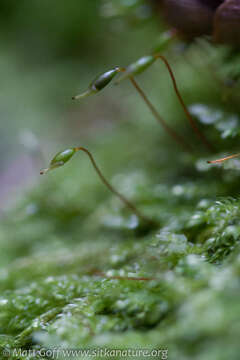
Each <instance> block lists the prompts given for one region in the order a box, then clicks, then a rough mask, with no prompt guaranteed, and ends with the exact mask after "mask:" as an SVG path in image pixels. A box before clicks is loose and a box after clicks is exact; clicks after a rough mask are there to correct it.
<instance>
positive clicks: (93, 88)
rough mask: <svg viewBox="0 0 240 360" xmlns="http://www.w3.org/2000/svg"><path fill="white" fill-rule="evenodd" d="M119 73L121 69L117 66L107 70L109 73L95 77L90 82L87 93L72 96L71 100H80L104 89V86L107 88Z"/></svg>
mask: <svg viewBox="0 0 240 360" xmlns="http://www.w3.org/2000/svg"><path fill="white" fill-rule="evenodd" d="M120 71H121V69H120V68H119V67H118V66H117V67H115V68H114V69H112V70H109V71H107V72H105V73H103V74H101V75H99V76H97V77H96V78H95V79H94V80H93V81H92V82H91V84H90V85H89V88H88V89H87V91H85V92H84V93H82V94H80V95H77V96H74V97H73V99H74V100H77V99H82V98H85V97H87V96H89V95H92V94H95V93H97V92H98V91H100V90H102V89H103V88H105V86H107V85H108V84H109V83H110V82H111V81H112V79H113V78H114V77H115V76H116V75H117V74H118V73H119V72H120Z"/></svg>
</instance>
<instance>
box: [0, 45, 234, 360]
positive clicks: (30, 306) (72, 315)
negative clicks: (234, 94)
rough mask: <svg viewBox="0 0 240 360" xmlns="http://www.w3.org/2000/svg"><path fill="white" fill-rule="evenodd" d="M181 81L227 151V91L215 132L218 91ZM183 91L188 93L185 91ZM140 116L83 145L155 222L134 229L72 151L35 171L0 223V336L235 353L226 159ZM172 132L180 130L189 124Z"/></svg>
mask: <svg viewBox="0 0 240 360" xmlns="http://www.w3.org/2000/svg"><path fill="white" fill-rule="evenodd" d="M191 51H192V52H193V53H194V54H195V55H197V52H198V51H199V49H198V48H197V49H196V47H195V46H194V47H193V49H191ZM193 58H194V56H193ZM214 59H215V60H216V58H214ZM218 61H219V64H220V63H221V61H222V57H221V53H220V54H219V57H218ZM177 65H178V66H181V63H180V64H177ZM182 66H183V67H184V65H182ZM219 66H220V65H219ZM229 68H231V66H230V65H229ZM231 71H232V70H231ZM226 72H227V70H225V72H224V76H225V74H226ZM220 76H221V74H220ZM189 81H190V83H191V87H192V89H191V92H194V95H195V97H196V98H197V97H198V95H199V98H200V100H201V101H202V105H201V106H200V107H199V106H198V107H197V108H196V107H195V108H194V107H192V110H194V111H195V115H196V116H197V117H199V116H200V118H201V119H200V120H201V121H202V124H201V126H202V127H203V130H204V131H205V132H206V133H207V134H208V137H209V138H210V139H211V140H212V141H213V142H214V143H215V144H216V147H217V148H218V151H219V152H220V151H222V148H224V146H229V148H228V151H229V153H231V151H234V150H235V148H236V144H237V136H238V134H239V130H240V127H239V120H238V117H237V114H238V110H239V109H238V103H237V102H235V99H233V100H228V101H229V102H230V104H231V114H233V116H235V121H234V126H232V127H231V126H230V128H231V129H230V130H231V131H230V132H227V133H226V127H223V125H219V124H223V123H224V118H223V117H222V116H223V115H222V114H226V113H228V111H229V110H228V108H229V106H230V104H229V102H228V103H226V106H225V105H224V104H223V103H220V102H218V103H216V98H217V95H218V94H219V90H215V92H214V91H212V88H211V86H210V85H209V88H208V86H207V85H208V83H207V80H206V79H204V84H205V85H204V88H205V94H203V92H201V84H200V83H199V81H198V80H196V78H195V77H194V76H192V77H191V76H190V80H189ZM208 81H209V80H208ZM183 92H184V89H183ZM169 96H170V95H169ZM172 96H173V95H172ZM185 97H186V99H189V101H190V98H191V95H189V94H188V93H187V90H185ZM206 99H207V100H206ZM211 99H212V104H209V102H210V101H211ZM205 100H206V101H205ZM172 101H173V102H174V100H172ZM169 102H171V96H170V100H169ZM213 108H214V109H216V110H214V111H217V115H216V113H213V110H212V109H213ZM196 109H197V111H196ZM172 112H173V116H174V115H175V114H177V115H178V119H179V120H178V124H177V126H178V129H179V130H181V129H182V124H183V123H184V121H185V118H184V115H183V114H182V115H181V114H180V113H179V108H178V107H177V106H174V107H173V108H172ZM224 116H225V115H224ZM231 116H232V115H231ZM203 117H205V120H203ZM206 117H207V119H208V120H206ZM209 119H210V120H209ZM227 121H228V123H229V120H227ZM206 122H207V125H206ZM140 125H141V126H140ZM140 125H137V124H136V122H134V120H133V122H132V123H131V125H129V126H127V130H128V131H126V126H121V125H119V127H117V128H116V129H115V132H114V133H113V132H110V134H109V133H107V132H106V141H103V139H100V140H99V139H97V140H96V141H95V142H94V143H92V145H91V144H89V146H88V148H91V149H92V150H93V152H94V153H95V158H96V160H97V161H98V164H99V166H100V167H101V169H102V170H103V171H104V174H106V176H107V177H108V178H109V179H110V180H111V182H112V183H114V185H115V186H116V187H117V188H118V189H119V191H121V192H124V194H125V195H126V196H127V197H129V198H131V199H132V201H134V203H135V204H136V206H138V207H139V208H140V209H141V210H142V212H143V213H144V214H146V215H147V216H149V217H152V218H153V219H154V220H156V221H157V222H158V223H159V226H158V227H157V228H155V229H151V228H150V229H148V231H142V229H139V227H140V224H139V222H138V220H137V219H136V217H135V216H133V215H132V214H131V213H129V210H128V209H126V208H125V207H124V206H123V205H122V204H121V203H120V202H119V200H118V199H116V198H114V196H112V194H111V193H108V192H107V190H105V189H104V187H103V186H102V184H101V183H100V182H99V180H98V178H97V177H95V174H94V173H93V170H92V168H91V166H90V164H89V163H88V162H87V159H85V158H84V157H83V158H82V159H80V158H76V159H74V160H73V162H72V164H69V165H66V167H64V168H63V169H59V170H57V171H56V172H54V173H52V174H50V175H49V177H46V178H45V179H44V180H43V181H42V182H41V183H40V184H39V186H38V187H37V188H35V189H33V190H32V191H31V192H29V193H28V194H25V196H23V199H22V200H21V201H20V202H19V203H18V205H17V207H16V208H15V209H12V210H11V211H10V212H9V214H8V217H7V219H3V220H2V221H1V224H0V247H1V253H0V259H1V268H0V288H1V297H0V308H1V311H0V331H1V334H2V335H1V336H0V346H1V347H2V348H10V349H13V348H14V347H16V346H17V347H22V348H23V349H37V348H38V347H39V346H45V347H46V348H49V347H51V346H60V345H61V346H63V347H65V348H75V347H86V348H96V347H109V348H123V349H124V348H128V347H129V348H132V347H133V344H134V346H135V344H136V346H139V347H141V348H147V347H148V348H168V351H169V358H171V359H192V358H194V359H201V360H202V359H213V360H214V359H220V360H221V359H227V358H229V359H238V358H239V351H238V349H239V345H238V343H239V340H238V336H239V331H240V329H239V324H240V321H239V320H240V319H239V314H240V308H239V306H240V305H239V300H238V299H239V294H240V285H239V273H240V256H239V253H240V251H239V249H240V247H239V239H240V237H239V234H240V220H239V219H240V216H239V215H240V214H239V212H240V210H239V209H240V200H239V198H238V189H239V186H238V171H236V169H237V166H236V165H232V166H229V167H228V168H227V167H225V168H219V167H210V166H209V165H206V159H209V157H208V155H207V154H206V153H204V152H203V150H202V148H201V146H200V145H199V146H198V147H196V151H195V153H194V154H191V155H189V154H185V153H182V152H180V151H179V149H178V148H177V146H176V145H175V144H172V143H170V140H169V142H167V140H166V138H165V137H164V136H163V135H162V134H161V130H160V129H158V128H157V127H156V128H155V127H154V131H153V130H152V129H153V128H152V124H151V123H149V121H148V122H144V123H142V124H140ZM157 129H158V130H157ZM155 130H156V131H155ZM219 131H220V134H221V135H222V138H221V137H220V136H219ZM143 133H144V146H143V141H142V139H143ZM185 135H186V136H187V137H188V138H189V139H190V138H192V136H193V135H192V133H191V129H189V130H186V132H185ZM225 139H226V141H227V145H226V143H225V142H224V141H225ZM230 140H231V141H230ZM129 144H132V145H131V149H130V150H131V151H130V150H128V149H129ZM113 155H114V157H113ZM76 162H78V163H76ZM233 164H236V163H233ZM12 357H13V358H14V356H13V355H12ZM15 358H16V357H15ZM18 358H19V359H20V357H18ZM30 358H32V359H33V358H34V356H32V357H31V356H30V357H27V356H25V355H23V356H22V358H21V359H30Z"/></svg>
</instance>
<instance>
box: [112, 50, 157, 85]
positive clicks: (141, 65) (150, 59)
mask: <svg viewBox="0 0 240 360" xmlns="http://www.w3.org/2000/svg"><path fill="white" fill-rule="evenodd" d="M155 60H156V58H155V57H154V56H153V55H147V56H143V57H142V58H140V59H139V60H137V61H136V62H134V63H132V64H130V65H129V66H128V67H127V68H126V71H125V74H123V75H122V76H121V77H120V78H119V80H118V81H117V82H116V83H117V84H118V83H119V82H120V81H122V80H125V79H127V78H128V77H130V76H135V75H138V74H141V73H142V72H143V71H145V70H146V69H147V68H148V67H149V66H151V65H152V64H153V63H154V61H155Z"/></svg>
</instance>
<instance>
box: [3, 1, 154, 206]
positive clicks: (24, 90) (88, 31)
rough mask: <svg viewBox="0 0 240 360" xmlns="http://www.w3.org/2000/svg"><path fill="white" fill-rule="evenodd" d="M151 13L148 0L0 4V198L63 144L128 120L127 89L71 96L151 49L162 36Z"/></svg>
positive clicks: (30, 175) (128, 97)
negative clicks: (82, 98) (82, 97)
mask: <svg viewBox="0 0 240 360" xmlns="http://www.w3.org/2000/svg"><path fill="white" fill-rule="evenodd" d="M148 5H149V6H148ZM151 16H152V13H151V7H150V4H146V3H145V2H143V1H132V0H129V1H115V2H111V1H104V0H103V1H100V0H91V1H89V0H81V1H77V0H69V1H68V2H63V1H55V0H54V1H51V2H49V1H45V0H44V1H42V2H41V3H40V2H39V1H37V0H33V1H31V2H28V1H22V2H18V1H8V0H3V1H1V3H0V54H1V56H0V66H1V69H2V71H1V84H2V86H1V96H0V108H1V119H2V121H1V124H2V125H1V132H0V133H1V141H0V151H1V153H2V154H4V156H2V157H1V161H0V170H1V175H0V181H1V183H2V185H1V191H0V199H2V201H3V200H4V199H5V200H6V199H7V198H8V196H11V194H12V193H13V191H14V190H15V189H16V188H18V185H24V184H26V183H28V181H29V180H30V178H32V176H34V175H35V176H36V174H38V170H39V166H40V167H41V166H44V165H46V161H47V160H48V159H49V154H50V155H51V152H53V153H54V152H55V151H56V149H57V150H58V147H59V145H61V146H63V147H64V146H65V145H68V146H69V145H73V144H75V145H77V144H79V143H80V144H81V142H82V141H83V139H86V137H89V136H90V137H91V136H93V137H95V136H96V134H97V136H98V137H100V136H101V133H102V132H104V131H105V130H106V129H108V130H110V129H113V128H114V126H115V125H116V123H118V122H119V121H122V122H124V121H126V113H127V110H126V108H127V103H128V101H131V100H129V99H130V94H132V91H130V89H129V87H128V86H125V87H124V85H123V86H122V87H121V88H117V87H116V88H114V89H112V90H107V91H106V92H104V93H103V94H101V95H100V96H96V97H93V98H91V99H90V101H89V100H88V99H87V100H86V101H84V102H81V103H74V102H73V101H72V100H71V96H72V95H74V94H76V93H78V92H81V91H83V90H85V88H86V87H87V86H88V84H89V82H90V81H91V80H92V79H93V78H94V77H95V76H96V75H97V74H98V73H99V72H102V71H104V70H107V69H109V68H111V67H113V66H116V65H126V64H128V63H129V62H130V61H132V60H135V58H137V57H138V56H141V55H142V54H143V53H144V52H145V51H148V49H149V44H151V42H153V41H154V40H153V39H154V36H157V34H158V33H159V24H158V21H155V20H153V19H152V17H151ZM129 111H130V110H129ZM127 121H128V120H127ZM38 146H39V148H38ZM37 152H38V153H39V154H37ZM38 155H39V156H38ZM42 156H44V160H45V161H44V160H43V159H42V158H41V157H42ZM39 159H40V160H39ZM36 160H39V161H38V162H37V161H36ZM30 183H31V181H30ZM1 207H2V208H3V202H2V206H1Z"/></svg>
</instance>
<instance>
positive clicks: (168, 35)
mask: <svg viewBox="0 0 240 360" xmlns="http://www.w3.org/2000/svg"><path fill="white" fill-rule="evenodd" d="M175 38H176V30H169V31H165V32H163V33H162V34H161V35H160V36H159V38H158V40H157V42H156V44H155V46H154V48H153V51H152V52H153V53H157V52H163V51H164V50H165V49H166V48H167V47H168V46H169V45H170V44H171V42H173V40H174V39H175Z"/></svg>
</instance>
